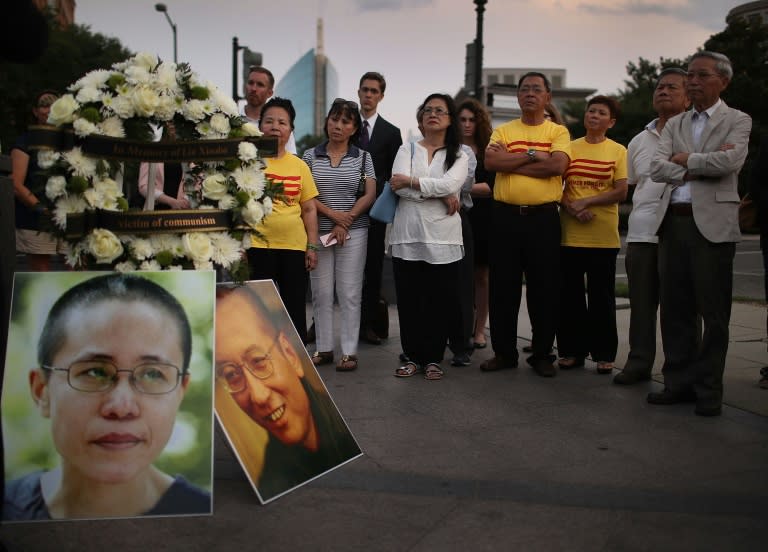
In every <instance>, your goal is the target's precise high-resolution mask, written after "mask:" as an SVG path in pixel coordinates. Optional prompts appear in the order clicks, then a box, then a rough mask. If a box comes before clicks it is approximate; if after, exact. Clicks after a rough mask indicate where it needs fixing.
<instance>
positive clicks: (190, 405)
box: [3, 272, 215, 521]
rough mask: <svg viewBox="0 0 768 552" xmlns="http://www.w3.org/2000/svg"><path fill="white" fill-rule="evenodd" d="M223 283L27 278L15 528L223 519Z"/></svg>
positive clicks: (13, 335)
mask: <svg viewBox="0 0 768 552" xmlns="http://www.w3.org/2000/svg"><path fill="white" fill-rule="evenodd" d="M214 281H215V276H214V273H213V272H183V273H182V272H179V273H175V274H174V273H163V274H160V273H156V274H150V273H142V274H141V275H138V274H137V275H127V274H120V273H108V274H99V275H94V274H93V273H90V274H89V273H79V274H69V273H44V274H17V275H16V280H15V283H14V309H13V312H12V317H11V330H10V332H9V344H8V345H9V346H8V355H7V358H6V364H5V366H6V371H5V382H4V383H5V385H4V396H3V432H4V434H5V438H6V440H5V464H6V473H5V481H6V484H5V503H4V506H3V519H4V520H16V521H22V520H46V519H74V518H91V519H92V518H110V517H131V516H142V515H149V516H160V515H180V514H181V515H191V514H210V513H211V495H210V492H209V490H210V489H211V484H212V462H211V458H212V455H211V450H212V447H211V426H212V408H211V405H212V397H211V392H212V389H211V372H212V370H211V366H212V327H213V289H214V286H215V284H214ZM169 290H173V292H171V291H169ZM62 291H63V293H62ZM54 300H55V302H54ZM51 303H53V306H52V307H51V306H50V305H51ZM43 320H44V323H42V329H40V330H39V331H36V332H35V333H34V334H32V335H36V336H39V339H38V340H37V342H36V359H35V358H34V356H35V349H34V348H32V350H29V349H30V347H29V342H28V341H27V339H28V337H27V336H28V335H30V334H29V333H27V332H29V330H30V329H31V328H35V327H36V326H37V325H38V324H39V322H42V321H43ZM38 321H39V322H38ZM30 363H33V364H32V366H33V368H32V369H28V366H30ZM193 381H194V382H195V383H194V384H193V383H192V382H193ZM24 383H26V387H27V390H26V391H27V393H24V392H23V389H21V388H22V387H23V386H24ZM30 394H31V398H32V403H33V408H31V409H30V407H29V402H30V401H29V396H30ZM182 405H183V406H184V408H183V407H182ZM41 420H45V421H47V422H49V424H44V423H42V422H41ZM179 472H183V473H184V475H180V474H179Z"/></svg>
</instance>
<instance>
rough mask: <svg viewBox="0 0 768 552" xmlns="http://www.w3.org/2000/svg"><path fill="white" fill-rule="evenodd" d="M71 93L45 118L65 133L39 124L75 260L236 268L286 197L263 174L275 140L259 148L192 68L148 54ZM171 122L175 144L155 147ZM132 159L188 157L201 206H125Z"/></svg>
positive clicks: (42, 160)
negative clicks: (277, 201)
mask: <svg viewBox="0 0 768 552" xmlns="http://www.w3.org/2000/svg"><path fill="white" fill-rule="evenodd" d="M68 92H69V93H67V94H65V95H63V96H62V97H61V98H59V99H58V100H57V101H56V102H55V103H54V104H53V105H52V106H51V111H50V116H49V119H48V122H49V124H50V125H55V126H56V127H58V128H57V129H56V130H55V131H52V130H51V129H50V128H48V129H40V135H41V136H42V137H43V138H42V139H41V141H40V143H39V144H38V145H39V146H40V147H41V148H42V149H40V151H39V152H38V163H39V165H40V167H41V169H43V170H44V171H45V173H46V175H47V181H46V187H45V193H46V196H47V199H48V201H49V202H50V211H51V213H52V220H53V223H54V227H55V229H56V231H57V232H58V233H59V234H60V235H61V236H62V237H63V238H65V239H66V241H67V243H68V253H67V262H68V263H69V264H70V265H71V266H73V267H89V266H93V265H94V264H101V265H104V264H107V265H110V266H112V267H113V268H114V269H116V270H119V271H132V270H163V269H164V270H174V269H175V270H180V269H186V268H194V269H198V270H201V269H210V268H214V267H221V268H224V269H227V270H230V271H231V272H237V271H238V269H239V268H241V267H240V264H241V262H243V263H244V262H245V261H244V256H243V250H244V248H247V247H248V246H249V244H250V235H251V233H253V232H255V231H256V228H257V225H258V224H259V223H260V222H261V221H262V219H263V218H264V217H265V216H267V215H268V214H269V213H270V212H271V210H272V201H273V199H274V198H277V197H279V196H280V195H281V193H282V190H281V189H280V187H279V186H277V185H274V184H273V183H272V182H271V181H270V180H269V179H267V178H266V177H265V174H264V162H263V161H262V159H261V157H262V154H263V153H264V152H263V151H260V149H261V146H262V145H265V146H266V149H269V147H271V146H274V142H268V141H265V140H262V142H261V143H260V142H259V140H260V139H259V138H258V137H259V136H261V133H260V132H259V130H258V128H257V127H256V126H255V125H253V124H252V123H248V122H245V120H244V119H243V118H242V117H240V116H239V114H238V112H237V104H236V103H235V102H234V101H233V100H232V99H231V98H229V97H228V96H226V95H225V94H224V93H222V92H221V91H220V90H219V89H218V88H217V87H216V86H215V85H213V84H212V83H209V82H204V81H202V80H201V79H200V78H199V77H198V76H197V75H196V74H195V73H194V72H192V70H191V69H190V67H189V65H188V64H186V63H182V64H179V65H177V64H175V63H169V62H164V61H160V60H159V59H158V58H157V57H156V56H154V55H152V54H147V53H140V54H137V55H136V56H134V57H132V58H130V59H128V60H126V61H124V62H120V63H116V64H114V65H113V66H112V68H111V69H106V70H95V71H92V72H90V73H88V74H86V75H85V76H84V77H82V78H81V79H79V80H78V81H77V82H75V83H74V84H73V85H71V86H70V87H69V89H68ZM170 124H172V125H173V128H174V130H175V136H176V140H175V141H170V142H167V141H163V142H156V140H155V135H156V133H157V131H158V130H159V129H162V128H163V127H167V126H169V125H170ZM46 135H47V137H46ZM257 145H259V146H260V147H259V148H257ZM125 160H133V161H147V162H155V163H157V162H163V161H175V162H182V161H185V162H189V165H188V166H187V170H186V171H185V176H184V184H183V185H184V188H185V190H186V192H187V195H188V198H189V199H190V203H191V204H192V205H193V206H194V207H195V209H190V210H183V211H138V210H135V209H134V210H132V209H129V206H128V202H127V200H126V198H125V196H124V194H123V190H122V184H121V182H122V176H121V171H122V164H121V161H125ZM150 186H151V187H153V186H154V184H153V179H151V178H150ZM150 190H151V188H150ZM148 195H150V194H149V193H148Z"/></svg>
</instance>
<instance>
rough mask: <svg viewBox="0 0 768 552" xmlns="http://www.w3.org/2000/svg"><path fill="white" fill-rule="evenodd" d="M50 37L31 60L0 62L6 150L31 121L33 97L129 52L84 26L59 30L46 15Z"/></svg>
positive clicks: (0, 119) (1, 136)
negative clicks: (43, 47)
mask: <svg viewBox="0 0 768 552" xmlns="http://www.w3.org/2000/svg"><path fill="white" fill-rule="evenodd" d="M48 26H49V39H48V47H47V49H46V50H45V52H44V53H43V55H42V56H41V57H40V58H39V59H38V60H37V61H36V62H34V63H29V64H21V63H11V62H6V61H2V62H0V75H3V78H2V79H0V140H2V144H3V148H4V151H7V150H8V149H9V147H10V145H11V144H13V142H14V141H15V139H16V137H17V136H18V135H19V134H21V133H22V132H24V130H25V129H26V127H27V125H28V124H29V123H30V121H31V109H32V102H33V101H34V96H35V95H37V94H38V93H39V92H40V91H42V90H46V89H50V90H55V91H57V92H59V93H63V92H64V91H65V90H66V88H67V86H69V85H70V84H72V83H73V82H75V81H76V80H77V79H79V78H80V77H82V76H83V75H84V74H85V73H87V72H88V71H92V70H93V69H106V68H109V67H110V66H111V65H112V64H113V63H115V62H117V61H122V60H124V59H126V58H127V57H129V56H130V55H131V52H130V51H129V50H127V49H126V48H124V47H123V45H122V44H121V43H120V41H119V40H118V39H116V38H110V37H107V36H104V35H102V34H100V33H93V32H91V30H90V28H89V27H88V26H85V25H77V24H74V25H71V26H69V27H67V28H64V29H61V28H59V26H58V24H57V23H56V21H55V20H54V18H53V14H51V13H49V14H48Z"/></svg>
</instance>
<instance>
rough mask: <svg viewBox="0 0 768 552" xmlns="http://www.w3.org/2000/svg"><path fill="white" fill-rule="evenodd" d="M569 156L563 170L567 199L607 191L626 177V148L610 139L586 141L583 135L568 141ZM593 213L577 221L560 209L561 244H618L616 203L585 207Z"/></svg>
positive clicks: (591, 245) (598, 245)
mask: <svg viewBox="0 0 768 552" xmlns="http://www.w3.org/2000/svg"><path fill="white" fill-rule="evenodd" d="M571 153H572V154H573V158H572V160H571V164H570V165H569V166H568V170H567V171H565V175H563V178H564V180H565V192H564V193H565V195H567V196H568V198H569V199H571V200H575V199H581V198H585V197H591V196H594V195H597V194H599V193H602V192H607V191H610V190H611V189H612V188H613V186H614V182H616V181H617V180H622V179H624V178H627V148H625V147H624V146H622V145H621V144H619V143H617V142H614V141H613V140H611V139H610V138H607V139H605V140H604V141H602V142H600V143H599V144H590V143H588V142H587V141H586V139H584V138H579V139H578V140H574V141H573V142H571ZM589 210H590V211H592V213H593V214H594V215H595V216H594V218H593V219H592V220H590V221H589V222H579V221H578V220H577V219H576V217H573V216H571V215H569V214H568V213H567V212H566V210H565V209H561V210H560V223H561V226H562V242H561V243H562V244H563V245H565V246H569V247H610V248H617V247H621V242H620V238H619V204H618V203H613V204H611V205H596V206H593V207H589Z"/></svg>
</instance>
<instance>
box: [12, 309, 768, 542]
mask: <svg viewBox="0 0 768 552" xmlns="http://www.w3.org/2000/svg"><path fill="white" fill-rule="evenodd" d="M628 316H629V311H628V310H626V309H620V310H619V312H618V317H619V328H620V330H619V332H620V336H622V338H621V341H622V349H621V351H620V353H619V360H620V362H623V360H624V358H625V356H626V343H625V341H626V337H625V336H626V325H627V322H628ZM764 317H765V310H764V307H757V306H754V305H746V304H736V305H734V311H733V317H732V326H731V327H732V337H731V340H732V343H731V348H730V354H729V357H728V368H727V370H726V384H725V385H726V387H725V390H726V391H725V392H726V404H727V405H728V406H726V407H725V408H724V410H723V415H722V416H721V417H719V418H701V417H698V416H694V414H693V407H692V405H675V406H669V407H663V406H651V405H648V404H647V403H646V402H645V395H646V393H647V392H648V391H649V390H651V389H660V388H661V385H660V384H659V383H657V382H648V383H645V384H641V385H638V386H634V387H620V386H616V385H612V384H611V381H610V380H611V377H610V376H600V375H597V374H596V373H595V371H594V369H593V365H592V364H591V363H588V366H587V368H586V369H584V370H575V371H569V372H561V373H559V374H558V376H557V377H555V378H548V379H545V378H541V377H538V376H536V375H535V374H534V373H533V371H532V370H530V369H529V368H528V367H526V366H525V365H524V363H523V364H521V366H520V367H519V368H518V369H516V370H506V371H501V372H495V373H487V374H486V373H481V372H480V371H479V370H478V369H477V366H478V364H479V363H480V362H481V361H482V360H483V359H485V358H488V357H489V356H490V355H491V354H492V353H491V350H490V348H488V349H485V350H482V351H478V352H477V353H476V354H475V356H474V357H473V363H472V366H470V367H466V368H451V367H448V368H447V369H446V377H445V378H444V379H443V380H442V381H438V382H428V381H425V380H424V379H423V378H421V377H418V376H417V377H413V378H410V379H405V380H403V379H398V378H395V377H393V372H394V369H395V367H396V366H397V364H398V361H397V355H398V353H399V352H400V344H399V340H398V339H397V326H396V321H397V314H396V312H395V311H394V309H393V310H392V311H391V319H392V331H393V334H392V337H391V338H390V339H389V340H387V342H386V343H385V344H384V345H381V346H370V345H364V346H362V348H361V350H360V369H359V370H357V371H356V372H351V373H338V372H335V371H334V370H333V367H330V368H327V367H324V369H323V370H322V372H321V373H322V375H323V377H324V378H325V381H326V384H327V386H328V388H329V390H330V391H331V393H332V395H333V397H334V398H335V400H336V402H337V404H338V406H339V408H340V409H341V411H342V413H343V414H344V415H345V417H346V419H347V421H348V423H349V425H350V427H351V428H352V430H353V432H354V433H355V435H356V437H357V438H358V440H359V442H360V444H361V446H362V448H363V450H364V451H365V453H366V455H365V456H364V457H363V458H361V459H359V460H356V461H354V462H352V463H351V464H348V465H347V466H344V467H343V468H341V469H339V470H337V471H335V472H334V473H332V474H330V475H328V476H326V477H323V478H321V479H319V480H317V481H315V482H313V483H311V484H309V485H307V486H305V487H303V488H301V489H298V490H297V491H295V492H293V493H291V494H289V495H288V496H285V497H283V498H280V499H278V500H276V501H275V502H274V503H272V504H270V505H268V506H260V505H259V504H258V501H257V499H256V496H255V495H254V494H253V492H252V491H251V488H250V486H249V484H248V482H247V481H246V479H245V478H244V477H243V476H242V475H241V473H240V470H239V468H238V466H237V465H236V463H235V461H234V458H233V457H232V455H231V454H230V453H229V451H228V450H227V447H226V445H225V444H224V443H223V442H222V441H221V440H219V441H218V442H217V446H216V452H215V455H216V459H217V463H216V465H217V472H216V473H217V479H216V482H215V490H214V499H215V514H214V515H213V516H211V517H194V518H168V519H146V520H115V521H98V522H88V521H83V522H49V523H37V524H30V523H25V524H15V525H6V526H4V527H3V528H2V530H1V534H2V539H3V541H4V542H5V544H6V546H7V547H8V549H9V550H18V551H25V552H26V551H29V552H34V551H38V550H39V551H48V550H57V551H68V550H71V551H83V550H88V551H90V550H99V551H100V550H111V551H115V552H118V551H123V550H127V551H132V550H136V551H163V550H168V551H175V550H184V551H197V550H213V551H218V550H267V551H272V550H277V551H286V550H334V551H337V550H342V551H344V550H355V551H356V550H365V551H379V550H381V551H390V550H397V551H433V550H437V551H443V550H461V551H467V550H469V551H473V552H474V551H477V550H526V551H528V550H569V551H570V550H589V551H592V550H621V551H623V550H638V551H639V550H662V551H665V550H675V551H680V550H684V551H685V550H691V551H693V550H695V551H708V550H713V551H714V550H718V551H720V550H739V551H742V550H744V551H749V550H755V551H757V550H760V551H762V550H764V549H765V522H766V519H768V478H766V477H765V471H766V466H768V417H766V414H767V413H768V411H767V410H766V406H765V405H766V402H768V390H760V389H759V388H757V386H756V382H757V373H758V367H759V366H761V365H763V364H765V363H766V361H768V358H767V356H768V355H766V348H765V343H763V342H760V341H759V340H761V339H762V338H763V337H764V335H765V332H764V325H763V324H764V323H765V319H764ZM527 331H528V326H527V316H526V314H525V310H523V314H522V315H521V324H520V334H521V336H520V339H519V340H518V345H519V346H520V347H522V346H523V345H525V344H526V343H527V338H528V337H529V335H530V333H529V332H528V333H526V332H527ZM444 364H446V365H447V364H448V362H445V363H444ZM756 412H759V413H761V414H762V415H758V414H755V413H756Z"/></svg>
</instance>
